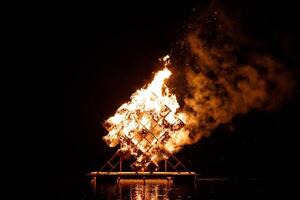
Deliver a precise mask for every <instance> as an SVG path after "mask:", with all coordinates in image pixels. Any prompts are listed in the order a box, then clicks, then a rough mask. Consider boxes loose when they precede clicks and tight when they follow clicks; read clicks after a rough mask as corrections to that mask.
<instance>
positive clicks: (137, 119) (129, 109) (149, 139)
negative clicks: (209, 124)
mask: <svg viewBox="0 0 300 200" xmlns="http://www.w3.org/2000/svg"><path fill="white" fill-rule="evenodd" d="M161 60H162V61H163V62H164V69H163V70H161V71H159V72H157V73H156V74H155V77H154V79H153V81H152V82H151V83H149V84H148V85H146V86H145V87H143V88H142V89H139V90H137V91H136V92H135V93H133V94H132V96H131V97H130V101H128V102H127V103H124V104H123V105H121V106H120V107H119V109H118V110H117V112H116V113H115V115H114V116H112V117H110V118H108V119H107V120H106V121H105V123H104V126H105V128H106V129H107V130H108V131H109V133H108V134H107V135H106V136H104V137H103V139H104V140H105V141H106V142H107V144H108V145H109V146H110V147H115V146H117V145H118V144H119V145H120V150H121V152H123V153H124V155H130V156H133V157H134V158H136V161H135V162H134V163H133V164H132V168H133V169H134V170H137V171H145V170H147V169H148V167H149V165H150V164H153V166H154V169H155V170H157V169H158V162H159V161H161V160H164V159H168V157H169V156H170V154H172V153H174V152H176V151H178V150H179V149H180V148H181V146H182V144H184V143H185V142H184V141H185V140H187V139H188V132H187V130H186V129H185V128H184V127H183V125H184V123H183V122H184V121H185V115H184V113H182V112H179V111H178V109H179V104H178V102H177V99H176V96H175V95H174V94H172V93H171V92H170V90H169V88H168V87H167V85H166V84H165V81H166V79H168V78H169V77H170V76H171V74H172V73H171V71H170V70H169V69H168V68H167V67H168V65H170V60H169V56H165V57H164V58H163V59H161Z"/></svg>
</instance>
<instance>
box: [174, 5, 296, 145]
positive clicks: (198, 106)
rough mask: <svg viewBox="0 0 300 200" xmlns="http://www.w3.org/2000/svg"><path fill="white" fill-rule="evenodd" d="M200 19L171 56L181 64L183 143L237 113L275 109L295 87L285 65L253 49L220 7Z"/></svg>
mask: <svg viewBox="0 0 300 200" xmlns="http://www.w3.org/2000/svg"><path fill="white" fill-rule="evenodd" d="M202 18H203V19H202V20H196V22H194V23H193V24H190V25H189V27H190V29H189V31H188V34H186V37H185V39H184V41H182V42H181V43H180V44H181V47H180V51H179V52H177V55H175V56H172V57H174V59H175V60H176V61H175V62H176V65H177V66H178V65H180V66H184V67H183V68H181V70H183V73H181V75H180V76H182V77H181V79H180V80H181V81H180V83H178V86H179V85H180V86H179V87H178V88H180V91H179V93H180V96H181V97H183V98H182V101H183V102H182V103H183V105H184V108H183V112H184V113H185V114H186V116H187V120H186V123H187V124H186V125H187V127H188V129H189V138H190V139H189V140H188V141H187V142H186V143H189V144H192V143H195V142H197V141H198V140H199V139H201V138H202V137H207V136H209V135H210V133H211V132H212V130H214V129H216V128H217V127H218V126H219V125H220V124H227V123H230V122H231V120H232V119H233V118H234V117H235V116H237V115H240V114H246V113H248V112H249V111H251V110H267V111H274V110H276V109H278V108H279V107H280V106H281V105H282V104H283V102H285V101H286V100H288V99H289V98H290V97H291V96H292V94H293V90H294V88H295V81H294V80H293V77H292V74H291V72H289V71H288V70H287V69H286V67H285V65H284V64H283V63H281V62H279V61H278V60H277V59H276V58H275V57H274V56H271V55H269V54H267V53H265V52H262V53H259V50H258V49H257V47H258V46H257V43H255V42H254V41H253V39H249V38H247V37H246V35H245V34H242V33H241V32H240V31H239V26H238V24H237V22H236V21H234V20H232V19H229V18H228V17H227V16H226V15H225V14H224V12H223V11H222V10H220V9H218V10H217V11H213V12H211V13H206V16H202ZM173 54H174V52H173ZM175 54H176V53H175ZM177 78H178V77H177Z"/></svg>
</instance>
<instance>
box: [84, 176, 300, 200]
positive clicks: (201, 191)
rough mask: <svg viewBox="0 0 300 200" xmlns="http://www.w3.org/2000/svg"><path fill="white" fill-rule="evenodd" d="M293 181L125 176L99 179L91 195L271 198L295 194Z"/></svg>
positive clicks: (147, 199) (152, 199)
mask: <svg viewBox="0 0 300 200" xmlns="http://www.w3.org/2000/svg"><path fill="white" fill-rule="evenodd" d="M294 183H295V182H293V181H290V180H288V181H286V182H283V180H277V181H276V180H258V179H245V180H233V179H199V180H197V181H196V182H194V181H184V182H182V181H176V180H175V181H174V182H173V181H170V180H166V179H155V180H151V179H147V180H146V181H145V182H144V181H143V180H121V181H120V182H119V183H99V182H98V184H97V188H96V190H95V191H94V192H95V193H94V196H93V197H92V198H87V199H124V200H127V199H130V200H158V199H162V200H169V199H175V200H180V199H203V200H204V199H224V198H225V199H227V198H228V199H260V198H263V199H270V198H273V197H276V198H278V197H282V198H283V199H286V198H293V199H294V198H295V195H297V196H299V195H298V194H297V188H298V187H296V185H295V184H294Z"/></svg>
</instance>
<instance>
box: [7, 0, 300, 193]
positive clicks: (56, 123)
mask: <svg viewBox="0 0 300 200" xmlns="http://www.w3.org/2000/svg"><path fill="white" fill-rule="evenodd" d="M209 2H210V1H190V2H189V3H187V2H185V1H182V2H177V3H176V2H168V3H159V2H156V3H155V2H152V3H141V2H140V3H128V2H126V3H117V2H114V3H111V4H104V3H103V4H101V3H99V4H97V5H82V4H76V5H74V4H66V5H62V4H51V3H49V4H48V3H44V4H37V3H32V4H30V3H29V4H26V6H25V5H24V14H22V15H20V16H19V17H17V20H18V21H19V22H21V24H22V26H20V30H19V32H18V33H17V35H20V37H21V39H22V41H23V42H24V43H25V45H24V47H25V51H26V53H29V54H30V56H29V57H28V58H29V59H30V62H29V63H28V65H26V64H24V65H20V66H18V67H17V68H16V69H15V70H16V72H15V73H18V76H20V77H21V78H20V80H21V81H22V82H21V83H20V84H19V85H18V88H20V89H21V91H22V92H21V95H22V97H21V98H19V99H18V100H16V101H14V100H12V101H11V103H13V106H14V107H16V108H17V109H18V110H19V111H20V110H21V111H22V114H21V115H17V117H16V120H17V121H18V123H19V122H20V124H22V125H23V126H21V127H22V138H23V139H22V140H23V141H22V142H23V144H24V148H22V150H21V152H20V154H21V155H22V160H23V167H22V169H23V170H24V178H25V179H24V180H25V182H24V183H25V185H26V186H27V187H26V190H27V192H33V193H34V194H35V195H36V196H40V197H43V198H41V199H47V198H49V199H61V198H63V197H64V198H67V197H70V196H74V197H81V196H82V195H83V193H84V190H85V187H86V185H85V182H84V180H85V173H87V172H89V171H91V170H96V169H99V168H100V167H101V166H102V164H103V163H104V162H105V161H106V159H107V158H109V157H110V156H111V155H112V154H113V152H114V151H115V150H114V149H109V148H108V147H107V146H106V144H105V143H104V142H103V141H102V139H101V138H102V136H103V135H105V134H106V131H105V130H104V129H103V128H102V125H101V123H102V122H103V121H104V120H105V119H106V118H107V117H109V116H111V115H112V114H113V113H114V112H115V110H116V109H117V108H118V107H119V106H120V105H121V104H122V103H124V102H125V101H127V100H128V97H129V96H130V95H131V94H132V92H134V91H135V90H136V89H137V88H139V87H141V86H142V85H143V84H144V83H146V82H147V81H149V80H150V78H151V77H152V72H153V70H154V67H153V65H154V63H156V62H157V59H158V58H159V57H162V56H164V55H165V54H167V53H169V51H170V49H172V48H174V44H175V43H176V41H178V40H179V39H180V38H181V37H182V35H183V33H184V30H185V28H186V27H185V24H186V23H187V21H188V20H190V18H191V17H192V16H195V13H197V12H200V11H201V10H203V9H205V8H207V6H208V5H209ZM293 2H294V1H270V2H267V1H263V2H262V1H240V2H239V1H223V4H222V5H223V6H224V7H226V9H229V10H230V11H231V12H230V13H232V14H234V15H235V16H239V20H240V21H241V22H242V23H243V26H245V27H247V30H249V31H250V32H249V34H250V35H251V36H253V37H254V38H256V39H257V41H260V42H263V43H264V46H265V48H266V49H267V50H268V51H269V52H270V53H271V54H273V55H275V56H276V57H278V58H279V59H280V60H281V61H282V62H284V63H286V65H287V67H288V68H290V70H291V71H292V72H293V73H294V74H295V78H296V79H297V77H298V75H299V70H297V69H298V67H299V46H298V42H299V38H298V37H299V22H298V20H299V18H300V16H299V11H298V10H297V5H296V3H293ZM21 100H22V101H21ZM298 100H299V91H298V90H297V91H296V92H295V97H294V99H293V100H292V101H290V102H288V103H287V104H286V105H285V106H284V107H283V109H282V110H281V111H278V112H275V113H269V112H262V111H261V112H258V111H253V112H251V113H249V114H247V115H245V116H238V117H236V118H235V119H234V120H233V122H232V126H233V127H234V131H233V132H232V131H228V126H221V127H220V128H218V129H217V130H216V131H215V132H214V133H213V134H212V136H211V137H209V138H205V139H203V140H201V141H200V142H199V143H197V144H196V145H194V146H189V147H186V148H185V149H184V150H183V151H182V152H181V153H179V154H178V157H179V158H182V159H183V160H184V162H185V163H186V165H187V166H188V167H189V168H191V169H193V170H196V171H197V172H200V173H202V174H203V175H205V176H221V177H238V178H244V177H256V178H268V179H278V178H281V179H284V180H298V178H299V169H300V165H299V163H298V160H299V138H300V137H299V117H298V113H299V111H300V109H299V103H298ZM19 126H20V125H19ZM281 184H282V185H284V184H285V183H281ZM27 188H28V189H27Z"/></svg>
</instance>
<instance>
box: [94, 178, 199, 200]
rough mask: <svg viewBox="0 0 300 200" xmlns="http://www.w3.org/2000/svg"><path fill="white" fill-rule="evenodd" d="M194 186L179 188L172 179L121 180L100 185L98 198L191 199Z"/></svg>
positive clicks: (140, 199) (142, 199) (141, 199)
mask: <svg viewBox="0 0 300 200" xmlns="http://www.w3.org/2000/svg"><path fill="white" fill-rule="evenodd" d="M192 193H193V185H188V184H187V185H185V186H183V185H181V186H180V187H177V186H175V185H174V184H173V181H172V180H171V179H145V180H143V179H121V180H120V181H119V182H118V183H117V184H100V185H99V186H98V188H97V197H99V198H101V199H132V200H135V199H136V200H156V199H163V200H168V199H191V198H192Z"/></svg>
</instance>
